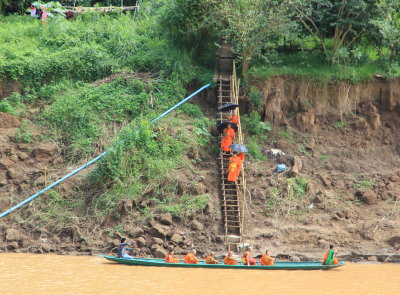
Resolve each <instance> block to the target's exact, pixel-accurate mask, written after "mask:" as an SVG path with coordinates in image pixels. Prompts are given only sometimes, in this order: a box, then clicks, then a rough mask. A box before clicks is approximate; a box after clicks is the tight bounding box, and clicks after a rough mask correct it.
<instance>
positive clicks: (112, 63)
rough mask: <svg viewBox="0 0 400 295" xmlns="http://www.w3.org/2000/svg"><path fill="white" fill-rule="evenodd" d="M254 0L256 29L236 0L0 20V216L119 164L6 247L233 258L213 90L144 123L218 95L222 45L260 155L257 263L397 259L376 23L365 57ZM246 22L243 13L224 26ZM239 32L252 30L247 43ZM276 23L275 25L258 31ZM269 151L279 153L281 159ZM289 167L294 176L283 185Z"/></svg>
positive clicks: (250, 225)
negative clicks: (334, 253)
mask: <svg viewBox="0 0 400 295" xmlns="http://www.w3.org/2000/svg"><path fill="white" fill-rule="evenodd" d="M245 2H246V1H245ZM245 2H243V3H245ZM256 2H257V3H258V4H259V5H260V9H259V11H258V10H257V11H258V12H268V13H269V14H267V13H261V14H260V13H258V12H257V13H256V14H255V15H256V16H257V17H259V18H257V20H258V21H257V22H251V20H252V19H251V18H252V17H253V16H254V15H253V14H252V13H251V10H248V9H244V8H249V7H250V6H246V5H245V6H243V7H242V8H243V9H242V8H241V9H236V8H237V7H236V6H235V5H233V4H232V3H231V4H232V6H229V5H228V4H229V3H230V2H229V1H227V2H226V3H225V2H224V3H218V5H219V6H218V7H219V8H220V10H218V11H217V10H215V11H210V7H213V5H215V3H214V1H213V0H207V1H200V2H196V3H192V2H190V1H186V0H182V1H165V2H162V3H161V2H160V3H159V5H155V4H154V3H152V2H151V1H150V2H149V1H143V5H142V8H141V13H139V14H138V15H136V14H135V15H131V14H130V13H127V14H118V13H116V14H111V15H101V14H96V13H93V14H92V13H90V14H86V15H80V16H76V17H74V19H73V20H70V21H67V20H65V19H63V18H56V19H54V20H52V21H50V22H49V23H48V24H46V25H44V24H42V23H40V22H38V21H36V20H34V19H31V18H29V17H27V16H23V15H19V16H18V15H13V16H7V17H3V16H1V17H0V41H1V42H0V210H2V211H4V210H6V209H8V208H10V207H11V206H13V205H15V204H17V203H18V202H20V201H22V200H24V199H25V198H27V197H28V196H30V195H32V194H33V193H35V192H37V191H39V190H41V189H43V188H44V187H45V186H46V185H48V184H50V183H52V182H53V181H55V180H57V179H59V178H60V177H61V176H63V175H66V174H68V173H69V172H71V171H72V170H73V169H74V168H76V167H79V166H80V165H82V164H84V163H86V162H87V161H88V160H90V159H92V158H93V157H95V156H97V155H98V154H100V153H102V152H103V151H105V150H108V151H109V154H108V156H107V157H105V158H103V159H102V160H101V161H99V162H98V164H97V165H94V166H91V167H90V168H88V169H87V170H85V171H84V172H83V173H81V174H78V175H77V176H75V177H73V178H71V179H70V180H68V181H66V182H64V183H62V184H61V185H60V186H58V187H56V188H54V189H53V190H51V191H49V192H48V193H46V194H45V195H43V196H42V197H40V198H38V199H36V200H35V201H33V202H32V203H30V204H29V205H26V206H24V207H23V208H21V209H20V210H18V211H15V212H14V213H12V214H10V215H9V216H7V217H6V218H3V219H1V220H0V233H1V235H2V240H1V241H2V247H1V248H0V249H1V250H2V251H15V252H33V253H48V252H54V253H59V254H78V253H79V254H98V253H109V252H112V251H115V247H116V246H117V244H118V240H119V239H120V238H121V237H124V236H127V237H129V238H133V239H134V241H135V243H134V248H135V251H134V252H135V255H141V256H155V257H164V255H165V253H166V251H167V250H168V249H174V250H175V252H176V253H177V254H178V255H183V254H184V253H186V252H187V251H188V250H189V249H191V248H193V247H194V248H196V249H197V250H198V253H199V254H200V255H204V254H205V253H207V252H208V251H210V250H213V251H215V252H216V253H217V254H218V255H222V254H224V253H225V251H226V249H225V245H224V231H223V222H222V217H221V202H220V198H219V190H218V169H217V162H216V158H217V155H218V147H219V143H218V142H217V137H216V135H217V134H216V131H215V127H214V123H215V114H216V113H215V111H216V110H215V108H216V107H215V106H216V99H215V95H216V93H215V89H213V88H210V89H209V90H208V91H207V92H204V93H202V94H201V95H199V96H198V97H197V98H196V99H194V100H193V101H192V102H191V103H187V104H185V105H183V106H182V107H181V108H179V109H178V110H177V111H176V112H174V113H173V114H171V115H169V116H167V117H166V118H165V119H164V120H162V121H160V122H159V123H158V124H156V125H154V124H152V123H151V120H152V119H154V118H155V117H156V116H157V115H158V114H160V113H162V112H164V111H165V110H167V109H168V108H169V107H171V106H173V105H174V104H176V103H177V102H179V101H180V100H181V99H183V98H184V97H185V95H187V94H190V93H192V92H193V91H194V90H196V89H198V88H199V87H200V86H202V85H204V84H206V83H209V82H211V81H212V71H213V69H212V68H213V65H214V59H215V51H216V48H217V47H218V44H219V43H220V41H221V40H222V38H225V37H226V36H229V37H230V40H231V43H232V44H231V46H232V49H233V50H234V51H235V54H236V58H237V61H238V63H237V64H238V69H239V71H240V72H241V76H240V79H241V83H242V84H241V93H240V111H241V115H242V124H243V130H244V132H245V142H246V145H247V146H248V148H249V150H250V153H249V154H248V156H247V157H246V161H245V166H244V171H245V173H246V176H247V182H248V190H249V198H248V199H247V202H246V209H245V218H246V229H245V238H246V242H247V243H249V244H253V245H254V246H255V249H256V253H255V254H256V255H259V254H261V252H262V251H264V250H265V249H266V248H268V249H270V250H271V252H272V254H273V255H279V256H278V257H279V258H282V259H292V260H297V259H304V260H308V259H320V254H321V253H322V252H323V249H325V248H326V247H327V246H328V245H329V244H335V245H337V246H338V247H339V249H340V254H342V255H348V256H347V258H354V259H355V258H359V257H362V258H368V257H369V259H370V260H371V261H373V260H376V259H377V260H380V261H383V260H385V259H389V260H392V261H393V260H398V259H399V257H398V255H396V253H397V252H398V250H399V247H400V236H399V233H400V228H399V221H400V207H399V202H400V201H399V196H400V171H399V169H398V167H399V164H400V142H399V139H398V136H397V135H398V130H399V127H400V90H399V89H400V88H399V80H398V76H399V75H398V73H399V71H398V63H396V62H395V61H396V60H398V56H397V55H396V54H395V52H396V48H394V47H392V44H391V43H390V40H389V39H387V40H386V39H385V40H386V41H387V42H382V43H379V44H378V43H377V41H376V40H377V39H373V38H372V37H374V38H376V36H378V35H373V36H370V35H368V34H367V33H366V31H365V30H364V29H363V28H364V27H365V26H368V25H372V24H375V20H374V19H371V20H370V21H371V22H370V23H368V24H367V23H365V24H364V23H363V26H364V27H362V28H357V29H360V32H362V33H363V34H364V33H365V35H363V39H360V41H359V42H353V43H351V44H355V45H357V47H353V46H351V44H348V43H350V42H348V41H347V40H344V41H343V42H344V43H343V44H344V45H343V47H342V48H339V49H340V50H339V49H338V48H336V49H335V47H334V44H335V43H334V42H335V39H334V36H333V37H332V36H326V42H327V43H326V44H322V45H323V46H322V45H321V44H319V43H318V41H316V40H315V38H313V36H312V35H307V34H306V33H305V32H304V30H301V29H299V27H298V26H294V25H293V24H292V23H290V22H289V20H288V17H287V16H290V15H291V14H290V13H289V12H288V11H287V10H286V8H285V10H282V11H281V10H279V9H278V10H276V9H277V8H282V7H272V8H271V7H265V6H264V5H266V3H264V2H259V1H256ZM246 3H247V2H246ZM179 5H180V6H179ZM193 5H194V6H196V7H193ZM202 5H203V6H202ZM177 8H182V9H177ZM194 8H196V9H197V8H198V9H197V10H195V9H194ZM200 8H201V9H200ZM230 9H233V10H232V11H231V10H230ZM235 9H236V10H235ZM193 11H200V12H201V13H198V14H197V13H193ZM231 12H232V13H231ZM239 12H240V15H246V13H249V15H248V17H247V18H244V17H243V18H232V19H231V18H230V17H232V16H235V15H236V14H235V13H239ZM220 13H225V14H226V15H229V18H228V19H227V20H228V23H229V26H228V27H224V26H225V25H226V23H224V22H221V21H220V20H221V19H224V18H222V16H223V15H220ZM285 13H287V16H285V21H284V22H282V23H280V21H279V22H278V19H279V18H283V17H284V14H285ZM205 15H207V16H209V17H206V18H205V17H204V16H205ZM370 17H373V16H370ZM240 19H241V20H243V22H246V23H247V21H249V22H248V23H247V24H248V25H249V26H250V27H249V28H250V29H251V30H249V31H246V30H243V31H241V30H242V29H243V26H241V23H237V20H240ZM270 19H274V20H276V21H277V24H279V26H278V25H277V27H276V28H275V27H273V28H270V27H268V26H267V25H266V26H267V27H268V28H267V29H266V30H260V27H259V26H262V25H263V24H270V23H271V22H270ZM289 19H290V18H289ZM210 20H213V21H214V22H212V25H210V23H208V22H209V21H210ZM286 21H288V22H286ZM191 24H193V26H191ZM251 24H253V25H255V24H257V25H256V27H251ZM321 25H322V24H321ZM375 25H376V24H375ZM280 26H281V31H279V27H280ZM376 26H378V25H376ZM244 27H245V26H244ZM277 28H278V29H277ZM376 29H377V27H374V30H372V29H371V30H370V31H368V32H370V33H371V34H372V32H373V33H374V34H378V31H376ZM294 30H296V34H297V35H296V34H292V33H293V32H294ZM327 31H329V30H327ZM291 32H292V33H291ZM239 33H242V35H240V34H239ZM350 35H351V36H353V37H354V36H357V35H352V34H350ZM314 37H315V36H314ZM388 38H389V37H388ZM372 39H373V40H374V41H372ZM199 40H200V41H201V42H200V41H199ZM243 40H245V41H243ZM266 40H271V41H268V42H266ZM285 40H286V41H285ZM317 40H318V38H317ZM324 40H325V39H324ZM365 40H369V41H368V42H367V41H365ZM345 41H347V42H345ZM241 42H242V43H241ZM243 42H244V43H243ZM282 42H283V43H282ZM374 42H375V43H374ZM272 43H274V44H272ZM250 45H254V46H250ZM355 45H354V46H355ZM321 46H322V47H321ZM250 49H252V51H251V50H250ZM249 50H250V51H249ZM336 50H337V51H336ZM327 51H329V52H328V54H325V53H327ZM360 52H361V53H360ZM331 53H332V54H337V57H336V55H335V59H333V56H332V55H330V54H331ZM360 54H361V55H360ZM239 71H238V72H239ZM138 129H140V130H141V131H140V132H137V130H138ZM271 148H274V149H280V150H281V151H282V152H283V153H284V155H278V156H276V157H271V155H270V154H269V155H268V152H267V150H268V149H271ZM281 163H284V164H286V166H287V168H288V170H287V172H285V173H282V174H278V173H276V172H274V168H275V166H276V165H277V164H281Z"/></svg>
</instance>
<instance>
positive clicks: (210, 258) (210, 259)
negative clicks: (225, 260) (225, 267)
mask: <svg viewBox="0 0 400 295" xmlns="http://www.w3.org/2000/svg"><path fill="white" fill-rule="evenodd" d="M206 264H218V261H217V260H216V259H215V258H214V252H210V254H208V256H207V258H206Z"/></svg>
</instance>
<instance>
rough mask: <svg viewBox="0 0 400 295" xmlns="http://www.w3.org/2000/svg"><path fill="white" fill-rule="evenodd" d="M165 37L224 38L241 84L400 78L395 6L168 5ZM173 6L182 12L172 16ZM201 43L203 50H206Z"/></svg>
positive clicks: (332, 0) (305, 1)
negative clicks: (276, 79) (274, 79)
mask: <svg viewBox="0 0 400 295" xmlns="http://www.w3.org/2000/svg"><path fill="white" fill-rule="evenodd" d="M167 2H168V3H172V4H170V5H171V7H172V8H173V9H170V10H169V11H167V16H168V17H169V20H170V21H169V24H170V25H171V26H170V27H172V28H175V29H174V30H171V32H170V35H171V38H172V39H173V40H174V41H175V42H177V43H179V41H182V43H184V44H185V48H189V49H193V48H194V47H195V46H198V45H197V42H193V41H194V40H200V39H203V38H202V37H203V36H205V35H206V36H207V42H208V43H210V42H212V41H214V42H218V38H226V39H228V40H230V42H231V43H232V47H233V49H234V51H235V52H236V53H237V54H238V59H239V60H240V61H241V72H242V76H243V78H244V80H246V79H247V77H248V76H249V75H250V76H253V77H255V78H257V77H259V78H266V77H269V76H271V75H291V76H305V77H307V78H311V79H314V80H316V81H321V82H326V81H328V80H329V81H331V80H343V79H345V80H349V81H351V82H360V81H365V80H368V79H370V78H371V77H373V75H374V74H381V75H382V76H384V77H387V78H391V77H398V76H400V67H399V64H400V59H399V58H400V56H399V55H398V54H397V53H398V50H399V42H398V39H399V36H400V30H399V29H398V28H399V20H400V2H399V1H396V0H379V1H378V0H372V1H369V0H354V1H350V0H345V1H336V0H283V1H262V0H256V1H254V0H251V1H250V0H228V1H216V0H199V1H191V0H172V1H167ZM179 8H181V9H182V12H181V13H182V14H174V12H175V11H176V10H178V9H179ZM208 43H207V44H208Z"/></svg>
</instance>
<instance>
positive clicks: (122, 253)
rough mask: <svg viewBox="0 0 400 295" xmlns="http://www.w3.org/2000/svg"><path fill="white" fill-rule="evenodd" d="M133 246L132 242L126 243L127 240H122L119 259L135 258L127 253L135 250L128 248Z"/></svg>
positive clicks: (119, 247)
mask: <svg viewBox="0 0 400 295" xmlns="http://www.w3.org/2000/svg"><path fill="white" fill-rule="evenodd" d="M131 244H132V242H131V241H129V242H126V238H122V239H121V243H120V244H119V246H118V258H127V259H132V258H133V257H132V256H130V255H129V254H127V253H126V252H127V251H131V250H133V248H128V247H127V246H130V245H131Z"/></svg>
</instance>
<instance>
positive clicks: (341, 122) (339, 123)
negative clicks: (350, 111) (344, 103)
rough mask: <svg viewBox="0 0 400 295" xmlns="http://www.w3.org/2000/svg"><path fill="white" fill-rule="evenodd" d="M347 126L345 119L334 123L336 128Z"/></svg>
mask: <svg viewBox="0 0 400 295" xmlns="http://www.w3.org/2000/svg"><path fill="white" fill-rule="evenodd" d="M346 126H347V122H346V121H344V120H343V121H338V122H336V123H335V128H336V129H343V128H345V127H346Z"/></svg>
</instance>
